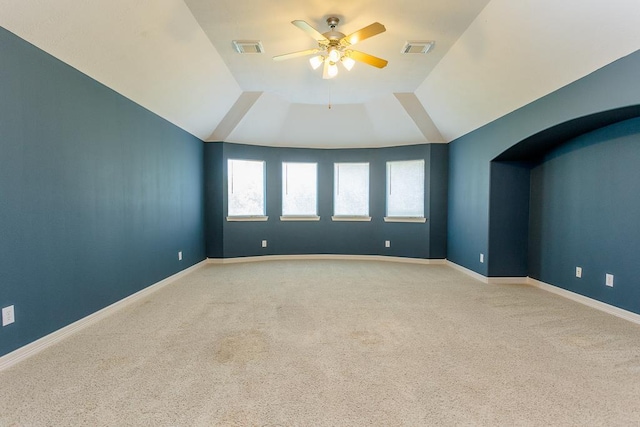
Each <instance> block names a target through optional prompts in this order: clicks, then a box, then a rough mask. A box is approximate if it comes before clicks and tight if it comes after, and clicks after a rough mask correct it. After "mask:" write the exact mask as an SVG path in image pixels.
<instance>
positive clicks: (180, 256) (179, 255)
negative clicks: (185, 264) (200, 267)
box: [178, 251, 182, 261]
mask: <svg viewBox="0 0 640 427" xmlns="http://www.w3.org/2000/svg"><path fill="white" fill-rule="evenodd" d="M178 261H182V251H180V252H178Z"/></svg>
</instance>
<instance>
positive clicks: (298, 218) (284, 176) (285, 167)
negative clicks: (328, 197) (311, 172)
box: [280, 162, 320, 221]
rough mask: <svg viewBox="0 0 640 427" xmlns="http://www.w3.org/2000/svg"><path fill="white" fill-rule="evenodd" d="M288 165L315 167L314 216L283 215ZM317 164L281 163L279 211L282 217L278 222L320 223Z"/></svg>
mask: <svg viewBox="0 0 640 427" xmlns="http://www.w3.org/2000/svg"><path fill="white" fill-rule="evenodd" d="M290 164H304V165H313V166H314V167H315V172H316V182H315V184H316V185H315V202H316V205H315V214H285V213H284V203H285V196H286V195H287V192H288V190H287V186H288V165H290ZM318 193H319V192H318V163H317V162H282V200H281V210H282V215H281V216H280V221H320V216H319V215H318Z"/></svg>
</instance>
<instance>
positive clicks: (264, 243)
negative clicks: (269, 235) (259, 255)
mask: <svg viewBox="0 0 640 427" xmlns="http://www.w3.org/2000/svg"><path fill="white" fill-rule="evenodd" d="M262 247H263V248H266V247H267V241H266V240H263V241H262Z"/></svg>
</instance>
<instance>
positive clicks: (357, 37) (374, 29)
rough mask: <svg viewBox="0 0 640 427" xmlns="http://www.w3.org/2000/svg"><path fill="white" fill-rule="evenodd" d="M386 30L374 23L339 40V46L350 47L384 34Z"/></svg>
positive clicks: (379, 24)
mask: <svg viewBox="0 0 640 427" xmlns="http://www.w3.org/2000/svg"><path fill="white" fill-rule="evenodd" d="M385 31H387V29H386V28H385V27H384V25H382V24H381V23H379V22H374V23H373V24H371V25H368V26H366V27H364V28H362V29H360V30H358V31H356V32H355V33H351V34H349V35H348V36H345V37H343V38H341V39H340V44H341V45H342V46H350V45H352V44H356V43H358V42H361V41H362V40H365V39H368V38H369V37H373V36H375V35H378V34H380V33H384V32H385Z"/></svg>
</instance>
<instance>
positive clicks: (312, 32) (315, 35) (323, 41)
mask: <svg viewBox="0 0 640 427" xmlns="http://www.w3.org/2000/svg"><path fill="white" fill-rule="evenodd" d="M291 23H292V24H293V25H295V26H296V27H298V28H300V29H301V30H302V31H304V32H305V33H307V34H309V35H310V36H311V37H312V38H313V39H314V40H316V41H317V42H318V43H321V44H327V43H329V39H327V38H326V37H325V36H323V35H322V34H321V33H320V32H319V31H318V30H316V29H315V28H313V27H312V26H311V25H309V24H307V23H306V22H304V21H301V20H299V19H298V20H295V21H291Z"/></svg>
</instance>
